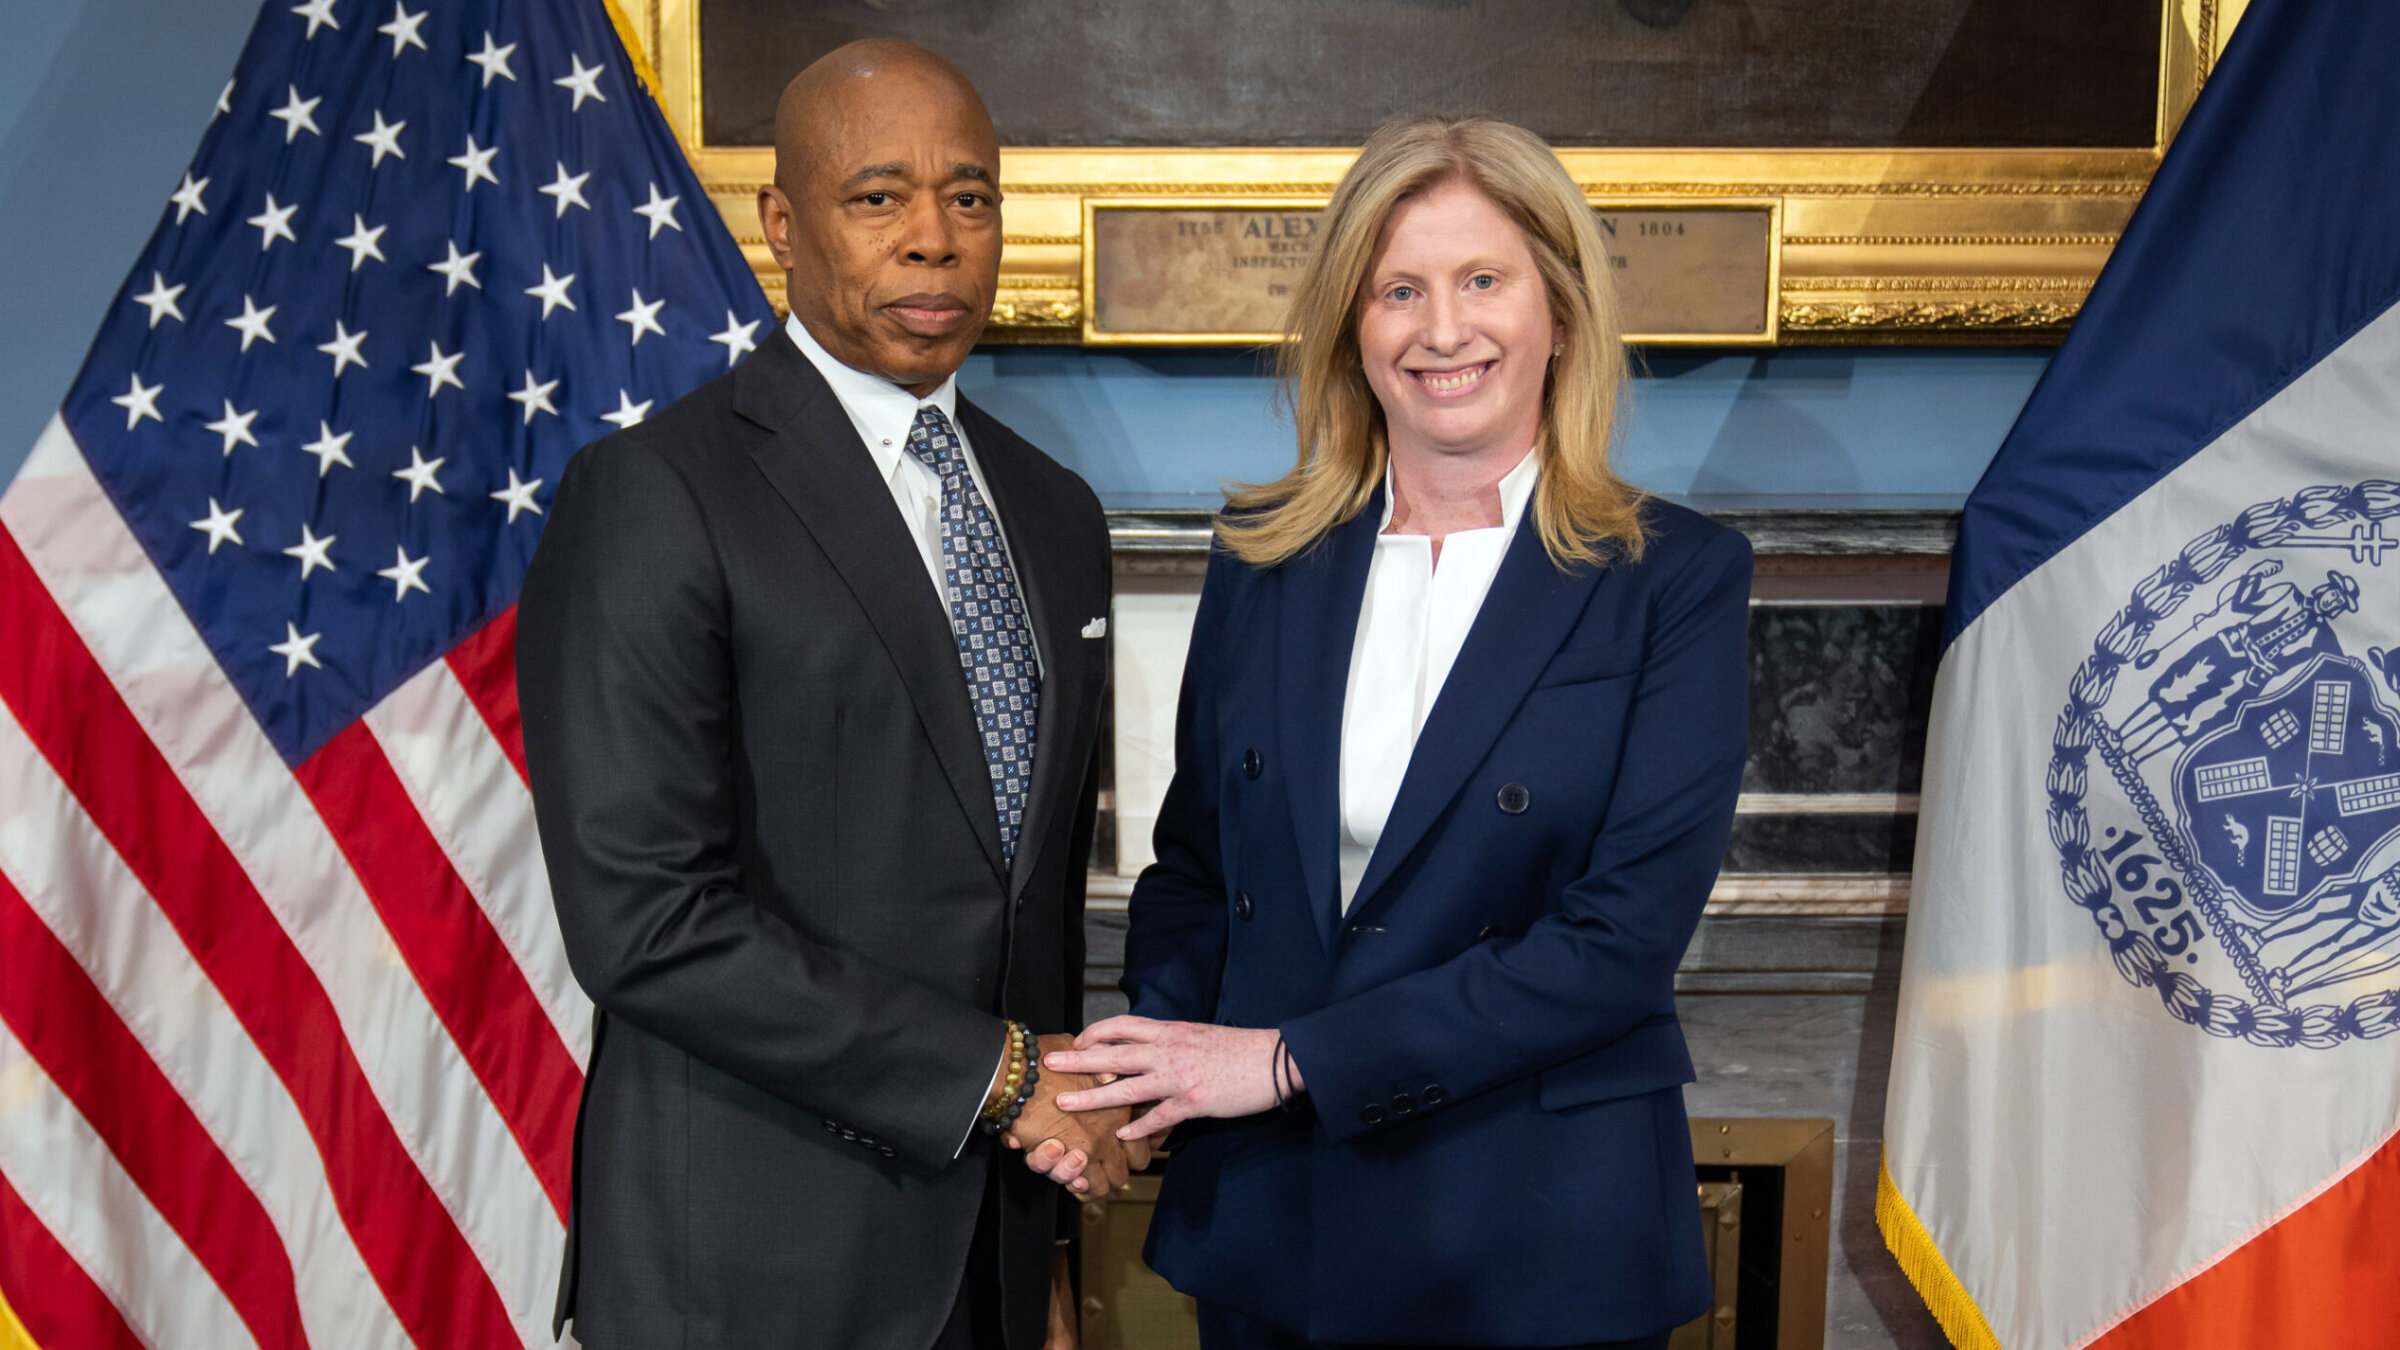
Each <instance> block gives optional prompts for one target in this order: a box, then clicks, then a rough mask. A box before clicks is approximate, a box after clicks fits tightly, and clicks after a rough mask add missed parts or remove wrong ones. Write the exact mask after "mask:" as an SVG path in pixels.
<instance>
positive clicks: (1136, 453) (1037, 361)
mask: <svg viewBox="0 0 2400 1350" xmlns="http://www.w3.org/2000/svg"><path fill="white" fill-rule="evenodd" d="M2049 362H2050V353H2049V351H2048V350H2046V349H2039V350H2029V349H2023V348H2008V349H1988V350H1975V349H1962V348H1952V349H1944V350H1938V351H1936V350H1905V349H1897V350H1896V349H1892V348H1875V349H1859V350H1838V349H1826V348H1812V349H1802V350H1795V351H1784V352H1777V353H1772V354H1768V355H1755V354H1743V355H1725V354H1714V355H1698V356H1694V355H1682V354H1678V355H1672V356H1669V355H1653V356H1651V357H1650V358H1649V359H1648V360H1647V361H1646V362H1644V363H1643V365H1644V367H1645V369H1644V370H1643V373H1642V374H1641V375H1640V376H1639V377H1637V378H1636V379H1635V380H1634V381H1633V383H1632V393H1631V396H1630V400H1629V408H1628V411H1627V414H1626V420H1625V422H1624V424H1623V435H1622V437H1621V440H1620V444H1619V447H1618V452H1617V453H1618V463H1619V467H1620V469H1621V471H1622V472H1623V473H1624V474H1625V475H1626V477H1628V478H1630V479H1632V480H1633V481H1634V482H1635V483H1636V484H1637V485H1639V486H1641V487H1644V488H1648V489H1649V490H1651V491H1653V492H1661V493H1666V494H1669V495H1671V496H1677V497H1692V498H1716V499H1727V498H1760V497H1763V498H1768V499H1771V500H1774V501H1794V499H1799V498H1845V499H1846V498H1854V497H1859V496H1872V497H1886V498H1905V499H1908V500H1909V501H1911V502H1912V503H1916V502H1920V501H1925V500H1926V499H1934V500H1935V501H1946V502H1953V503H1954V502H1955V500H1956V499H1957V498H1960V497H1963V496H1965V495H1966V493H1967V491H1968V490H1969V489H1971V488H1973V487H1974V486H1975V480H1976V478H1977V477H1978V476H1979V475H1980V474H1982V472H1983V466H1984V464H1985V463H1986V462H1987V461H1989V460H1990V459H1991V456H1992V451H1993V450H1995V449H1997V448H1998V447H1999V444H2000V440H2001V437H2002V436H2004V435H2006V434H2007V432H2008V426H2009V423H2010V422H2012V421H2014V420H2015V418H2016V415H2017V409H2018V407H2019V406H2020V405H2022V404H2023V403H2024V402H2025V396H2026V395H2027V394H2029V393H2031V392H2032V390H2033V384H2034V381H2035V380H2036V379H2038V378H2040V376H2041V373H2042V370H2043V369H2044V368H2045V367H2046V366H2048V364H2049ZM959 382H960V385H961V387H962V388H963V389H964V390H965V391H966V393H967V395H968V396H969V397H970V398H973V399H975V400H976V401H977V402H978V403H981V404H983V405H984V407H986V408H987V409H989V410H990V411H991V412H993V413H994V414H995V415H997V416H998V417H999V418H1000V419H1001V420H1002V421H1004V422H1007V423H1008V424H1009V425H1011V426H1013V427H1015V428H1016V429H1017V430H1018V431H1020V432H1022V433H1024V434H1025V435H1026V436H1027V437H1029V438H1031V439H1032V440H1033V441H1034V443H1036V444H1038V445H1040V446H1042V447H1043V448H1044V449H1047V450H1048V451H1050V452H1051V453H1052V454H1054V455H1056V456H1057V457H1058V458H1059V459H1061V460H1063V461H1064V462H1065V463H1066V464H1067V465H1068V466H1069V467H1071V468H1073V469H1074V470H1075V471H1076V472H1078V473H1080V474H1082V475H1083V476H1084V478H1085V479H1086V480H1088V481H1089V482H1090V483H1091V484H1092V486H1093V487H1094V488H1096V489H1098V490H1099V492H1100V495H1101V497H1102V499H1103V500H1106V501H1108V502H1109V503H1110V504H1111V505H1127V506H1133V505H1154V506H1168V505H1188V504H1192V503H1194V502H1197V501H1207V500H1209V499H1210V497H1211V494H1213V493H1214V492H1215V491H1216V487H1217V484H1218V483H1219V482H1221V481H1225V480H1234V481H1247V482H1259V481H1263V480H1265V479H1269V478H1273V477H1275V476H1277V475H1278V474H1280V473H1282V472H1283V471H1284V470H1285V469H1286V468H1288V467H1290V465H1291V462H1292V449H1293V447H1292V440H1291V424H1290V422H1289V421H1288V420H1286V419H1285V418H1283V417H1281V416H1279V415H1278V409H1277V407H1276V402H1275V397H1274V395H1275V392H1276V389H1275V383H1274V381H1273V380H1272V379H1271V378H1270V377H1268V376H1267V375H1265V374H1264V373H1262V371H1261V370H1260V368H1259V365H1258V363H1257V361H1256V360H1255V359H1254V358H1252V357H1250V356H1247V355H1229V354H1218V353H1213V352H1212V353H1200V352H1166V351H1161V352H1142V353H1136V354H1117V353H1105V354H1104V353H1099V352H1082V351H1077V350H1075V349H1072V348H1022V347H1019V348H1000V349H994V350H990V351H986V352H983V353H979V354H978V355H976V356H975V357H974V358H973V359H972V360H970V361H969V362H968V364H967V367H966V369H965V370H963V371H961V372H960V374H959ZM1795 504H1798V503H1797V502H1796V501H1795ZM1894 504H1897V503H1894ZM1927 504H1932V503H1931V502H1928V503H1927Z"/></svg>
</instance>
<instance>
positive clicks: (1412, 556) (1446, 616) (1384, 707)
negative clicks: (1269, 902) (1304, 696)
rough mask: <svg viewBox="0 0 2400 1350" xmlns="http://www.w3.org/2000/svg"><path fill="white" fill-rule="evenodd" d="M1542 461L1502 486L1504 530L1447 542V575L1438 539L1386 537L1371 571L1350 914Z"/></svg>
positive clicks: (1347, 840) (1346, 756)
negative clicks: (1436, 555)
mask: <svg viewBox="0 0 2400 1350" xmlns="http://www.w3.org/2000/svg"><path fill="white" fill-rule="evenodd" d="M1538 460H1539V456H1537V455H1535V454H1534V453H1533V452H1532V451H1530V450H1529V451H1527V452H1526V454H1525V458H1524V459H1522V460H1519V461H1518V462H1517V467H1515V468H1513V469H1511V470H1509V471H1508V476H1507V477H1505V478H1502V479H1501V480H1500V523H1499V524H1498V525H1492V526H1487V527H1485V528H1482V529H1475V530H1454V531H1452V532H1451V533H1449V534H1447V535H1445V536H1443V538H1442V561H1441V566H1440V567H1438V568H1437V567H1435V566H1434V562H1433V538H1432V536H1430V535H1422V534H1388V533H1381V532H1379V533H1377V534H1376V536H1375V558H1374V561H1373V562H1371V563H1369V564H1368V566H1367V593H1366V598H1365V600H1364V601H1363V602H1362V603H1361V604H1360V605H1359V607H1358V634H1357V636H1356V637H1355V638H1354V639H1353V640H1352V642H1351V646H1350V682H1349V685H1348V688H1347V693H1346V694H1345V696H1344V698H1343V700H1342V766H1341V797H1342V802H1341V805H1342V848H1341V861H1342V912H1343V913H1345V914H1347V913H1348V912H1349V911H1350V902H1351V900H1352V899H1353V898H1355V897H1356V896H1357V894H1358V883H1359V880H1360V879H1361V878H1363V877H1364V876H1365V875H1366V872H1367V860H1368V859H1369V858H1371V857H1373V856H1374V852H1375V843H1376V841H1377V840H1378V839H1381V838H1382V837H1383V826H1384V822H1385V821H1386V820H1388V819H1390V818H1391V814H1392V802H1393V800H1394V799H1395V798H1397V797H1398V796H1399V795H1400V780H1401V779H1402V778H1403V777H1405V776H1406V775H1407V773H1408V761H1409V758H1410V756H1412V755H1414V754H1415V753H1416V748H1417V733H1418V732H1420V731H1423V730H1424V729H1425V716H1426V714H1427V713H1430V712H1432V711H1433V703H1434V700H1435V699H1437V698H1440V697H1441V693H1442V683H1443V681H1445V680H1447V679H1449V678H1450V667H1451V665H1452V664H1453V663H1455V662H1456V661H1457V660H1458V649H1459V648H1460V647H1461V646H1462V645H1464V644H1465V643H1466V640H1467V630H1468V629H1469V628H1471V627H1473V626H1474V624H1475V616H1476V614H1477V613H1479V612H1481V610H1482V609H1483V598H1484V596H1485V595H1486V594H1488V593H1489V592H1490V591H1491V589H1492V577H1493V576H1494V575H1495V574H1497V573H1498V572H1499V570H1500V559H1501V558H1502V557H1504V556H1506V554H1507V553H1508V544H1509V541H1510V540H1511V539H1513V538H1515V537H1516V533H1517V522H1518V521H1519V520H1520V519H1522V518H1523V517H1524V515H1525V503H1526V502H1527V501H1528V500H1530V499H1531V498H1532V496H1533V485H1534V480H1535V478H1537V477H1538V476H1539V474H1540V465H1539V463H1538ZM1391 524H1392V471H1391V467H1390V466H1389V465H1388V464H1387V465H1386V466H1385V467H1384V471H1383V521H1382V524H1381V525H1380V526H1379V527H1378V528H1379V531H1381V530H1389V529H1390V528H1391Z"/></svg>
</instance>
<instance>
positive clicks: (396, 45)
mask: <svg viewBox="0 0 2400 1350" xmlns="http://www.w3.org/2000/svg"><path fill="white" fill-rule="evenodd" d="M429 12H430V11H429V10H423V9H420V10H418V11H417V12H416V13H414V14H411V13H409V12H408V6H406V5H401V4H395V5H393V6H392V21H391V22H390V23H387V24H384V25H383V26H382V27H380V28H377V29H376V30H375V31H376V32H378V33H381V34H383V35H384V36H386V37H388V38H390V39H391V40H392V59H393V60H395V61H397V60H399V59H400V52H401V50H402V49H403V48H407V47H415V48H416V49H417V50H418V51H425V50H427V48H426V46H425V39H423V38H421V37H418V36H417V30H418V29H420V28H422V27H424V26H425V16H426V14H427V13H429Z"/></svg>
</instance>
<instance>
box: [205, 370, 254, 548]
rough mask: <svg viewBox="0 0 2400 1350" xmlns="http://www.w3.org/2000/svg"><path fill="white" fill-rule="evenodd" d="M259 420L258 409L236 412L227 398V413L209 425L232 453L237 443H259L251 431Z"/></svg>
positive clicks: (226, 450) (226, 451)
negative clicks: (251, 425) (253, 424)
mask: <svg viewBox="0 0 2400 1350" xmlns="http://www.w3.org/2000/svg"><path fill="white" fill-rule="evenodd" d="M257 420H258V409H256V408H252V409H251V410H250V411H248V412H235V411H234V410H233V400H232V399H227V400H225V415H224V416H223V417H220V418H218V419H217V420H216V421H214V422H210V423H208V424H207V426H208V429H209V430H210V431H213V432H215V433H217V434H218V435H219V436H222V437H224V438H225V453H226V454H228V455H230V454H232V453H233V447H235V446H237V445H256V444H258V437H257V436H255V435H253V434H252V433H251V431H250V424H251V423H252V422H255V421H257ZM234 542H235V543H237V544H238V543H240V542H241V541H240V540H239V539H236V540H235V541H234ZM212 551H213V550H212Z"/></svg>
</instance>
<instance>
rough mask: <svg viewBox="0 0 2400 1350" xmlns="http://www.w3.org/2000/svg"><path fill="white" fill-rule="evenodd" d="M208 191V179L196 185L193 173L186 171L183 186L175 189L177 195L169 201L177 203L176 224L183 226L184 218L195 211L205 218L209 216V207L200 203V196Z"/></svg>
mask: <svg viewBox="0 0 2400 1350" xmlns="http://www.w3.org/2000/svg"><path fill="white" fill-rule="evenodd" d="M207 190H208V180H207V179H205V178H203V179H201V180H200V181H199V182H197V183H195V182H193V181H192V175H191V171H190V170H188V169H187V170H185V171H184V175H183V186H182V187H179V188H177V189H175V195H174V196H172V197H169V198H168V199H167V200H168V201H171V202H173V203H175V223H176V224H178V225H181V224H182V223H183V218H184V217H185V216H188V215H190V214H191V213H192V212H194V211H197V212H199V213H200V214H201V215H204V216H205V215H207V214H208V207H207V206H205V205H203V204H202V203H201V201H200V194H201V193H203V192H205V191H207Z"/></svg>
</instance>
